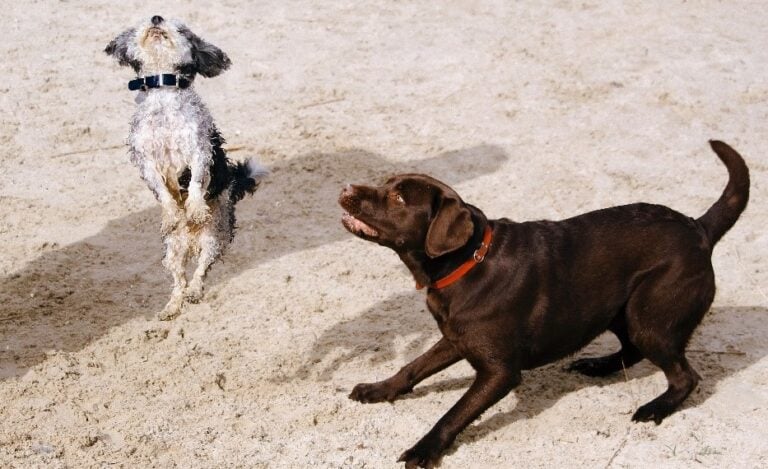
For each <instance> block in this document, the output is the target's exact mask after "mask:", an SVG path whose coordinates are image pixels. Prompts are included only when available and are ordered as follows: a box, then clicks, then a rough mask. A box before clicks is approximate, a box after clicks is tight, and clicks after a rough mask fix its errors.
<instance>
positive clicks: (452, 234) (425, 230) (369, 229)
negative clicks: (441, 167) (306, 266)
mask: <svg viewBox="0 0 768 469" xmlns="http://www.w3.org/2000/svg"><path fill="white" fill-rule="evenodd" d="M339 204H340V205H341V206H342V208H344V210H346V213H345V214H344V215H343V216H342V218H341V222H342V224H343V225H344V227H345V228H346V229H347V230H349V231H350V232H351V233H353V234H355V235H357V236H359V237H361V238H363V239H365V240H368V241H374V242H376V243H378V244H381V245H382V246H386V247H389V248H392V249H394V250H395V251H397V252H408V251H423V252H425V253H426V254H427V255H428V256H429V257H432V258H434V257H439V256H442V255H443V254H447V253H449V252H452V251H455V250H456V249H458V248H460V247H462V246H463V245H464V244H466V243H467V241H468V240H469V238H470V237H471V236H472V233H473V230H474V224H473V222H472V213H471V211H470V210H469V208H468V206H467V205H466V204H465V203H464V202H463V201H462V200H461V198H460V197H459V195H458V194H457V193H456V192H455V191H454V190H453V189H451V188H450V187H448V186H447V185H445V184H443V183H442V182H440V181H438V180H436V179H434V178H431V177H429V176H425V175H422V174H401V175H397V176H393V177H391V178H390V179H389V180H388V181H387V182H386V183H384V185H382V186H378V187H371V186H355V185H347V186H346V187H345V188H344V189H343V190H342V191H341V195H340V196H339Z"/></svg>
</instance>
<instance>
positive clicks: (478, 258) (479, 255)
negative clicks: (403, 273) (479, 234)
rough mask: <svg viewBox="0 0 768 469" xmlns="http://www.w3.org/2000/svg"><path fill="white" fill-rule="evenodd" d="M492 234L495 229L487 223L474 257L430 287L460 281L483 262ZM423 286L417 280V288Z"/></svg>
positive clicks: (440, 286)
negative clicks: (492, 229)
mask: <svg viewBox="0 0 768 469" xmlns="http://www.w3.org/2000/svg"><path fill="white" fill-rule="evenodd" d="M492 234H493V231H491V227H490V226H488V225H486V226H485V234H483V242H482V243H481V244H480V247H479V248H477V249H476V250H475V252H474V253H473V254H472V258H471V259H469V260H468V261H466V262H464V263H463V264H461V265H460V266H459V267H458V268H457V269H456V270H454V271H453V272H451V273H450V274H448V275H446V276H445V277H443V278H441V279H440V280H438V281H437V282H435V283H433V284H432V285H429V288H437V289H440V288H445V287H447V286H448V285H450V284H452V283H454V282H456V281H458V280H459V279H460V278H461V277H463V276H464V275H466V273H467V272H469V271H470V270H472V268H473V267H474V266H476V265H477V264H479V263H481V262H483V261H484V260H485V256H486V255H487V254H488V249H490V248H491V235H492ZM422 288H424V285H422V284H420V283H419V282H416V289H417V290H421V289H422Z"/></svg>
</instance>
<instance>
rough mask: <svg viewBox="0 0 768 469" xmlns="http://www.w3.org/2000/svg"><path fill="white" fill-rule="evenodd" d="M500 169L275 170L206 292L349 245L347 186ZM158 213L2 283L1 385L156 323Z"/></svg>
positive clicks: (289, 163)
mask: <svg viewBox="0 0 768 469" xmlns="http://www.w3.org/2000/svg"><path fill="white" fill-rule="evenodd" d="M237 156H239V155H237V154H234V155H233V157H237ZM506 160H507V155H506V154H505V153H504V152H503V151H502V150H501V149H500V148H499V147H496V146H492V145H480V146H475V147H470V148H466V149H462V150H458V151H452V152H445V153H442V154H439V155H437V156H434V157H431V158H426V159H423V160H412V161H410V162H406V163H404V164H402V163H394V162H390V161H388V160H387V159H386V158H385V157H383V156H381V155H377V154H374V153H371V152H368V151H365V150H355V149H352V150H348V151H344V152H339V153H313V154H307V155H303V156H299V157H296V158H292V159H287V160H285V161H283V162H280V163H277V164H275V165H274V167H273V168H271V170H272V175H271V177H270V178H268V180H267V181H265V182H264V185H263V187H262V188H261V189H260V190H259V191H258V192H257V193H256V194H255V195H254V198H253V199H248V200H245V201H243V202H241V203H240V204H239V205H238V209H237V216H238V221H239V223H238V225H239V230H238V234H237V235H236V236H235V241H234V243H233V245H232V246H231V249H230V252H228V253H227V254H226V255H225V256H224V262H219V263H217V264H216V265H215V266H214V268H213V269H212V272H211V275H210V277H209V279H208V281H207V283H206V288H207V289H209V290H210V288H211V287H213V286H215V285H216V284H217V283H220V282H222V281H225V280H226V279H228V278H230V277H232V276H236V275H238V274H239V273H240V272H242V271H244V270H247V269H249V268H252V267H253V266H255V265H258V264H260V263H262V262H266V261H269V260H271V259H274V258H277V257H280V256H283V255H286V254H290V253H291V252H295V251H302V250H305V249H312V248H315V247H318V246H321V245H324V244H327V243H333V242H336V241H341V240H344V239H348V236H349V234H348V233H347V232H346V230H344V229H343V228H342V226H341V223H340V222H339V215H340V209H339V208H338V206H337V204H336V199H337V197H338V194H339V192H340V190H341V187H342V185H343V184H345V183H347V182H363V183H372V182H380V181H381V180H382V179H383V178H385V177H387V176H389V175H392V174H395V173H400V172H406V171H412V172H423V173H428V174H432V175H434V176H436V177H438V178H442V179H444V180H445V181H446V182H449V183H452V184H456V183H461V182H463V181H467V180H471V179H473V178H477V177H479V176H482V175H485V174H490V173H493V172H494V171H496V170H498V169H499V168H500V167H501V165H502V164H503V163H504V162H505V161H506ZM136 177H137V178H138V174H136ZM159 212H160V209H159V207H152V208H147V209H145V210H141V211H139V212H135V213H131V214H129V215H127V216H124V217H121V218H118V219H114V220H111V221H109V222H108V223H107V225H106V226H105V227H104V228H103V229H102V230H101V231H100V232H98V233H97V234H95V235H94V236H91V237H88V238H86V239H83V240H81V241H79V242H76V243H74V244H72V245H68V246H63V247H60V246H57V245H48V244H44V245H42V246H39V247H38V250H39V255H38V256H37V258H36V259H34V260H32V261H31V262H29V263H28V264H26V265H25V266H24V267H23V268H22V269H21V270H19V271H17V272H14V273H12V274H11V275H8V276H6V277H3V278H0V380H1V379H7V378H10V377H17V376H21V375H23V374H24V373H25V372H26V371H27V370H28V369H29V368H30V367H33V366H35V365H37V364H38V363H40V362H42V361H44V360H45V357H46V354H47V353H50V351H63V352H70V351H77V350H80V349H82V348H83V347H85V346H86V345H87V344H89V343H90V342H92V341H93V340H95V339H97V338H99V337H101V336H102V335H104V334H106V333H107V332H108V330H109V329H110V328H112V327H114V326H116V325H119V324H122V323H125V322H127V321H129V320H131V319H133V318H142V317H143V318H146V319H151V318H153V317H154V314H155V312H157V311H159V310H160V309H161V308H162V306H163V304H165V302H166V301H167V300H168V297H169V294H170V286H171V280H170V276H169V275H168V274H167V273H166V271H165V269H164V268H163V267H162V265H161V259H162V251H163V247H162V243H161V240H160V235H159V232H158V228H159V224H160V213H159ZM309 214H311V215H312V216H311V217H310V216H308V215H309Z"/></svg>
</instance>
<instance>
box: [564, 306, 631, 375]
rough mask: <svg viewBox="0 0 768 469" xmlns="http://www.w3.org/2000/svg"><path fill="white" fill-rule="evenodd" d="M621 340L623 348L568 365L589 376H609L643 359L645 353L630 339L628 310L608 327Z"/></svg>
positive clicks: (567, 368)
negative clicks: (627, 318) (627, 319)
mask: <svg viewBox="0 0 768 469" xmlns="http://www.w3.org/2000/svg"><path fill="white" fill-rule="evenodd" d="M608 330H609V331H611V332H613V333H614V334H615V335H616V337H617V338H618V339H619V342H621V350H619V351H618V352H616V353H612V354H610V355H606V356H604V357H593V358H581V359H579V360H575V361H573V362H572V363H571V364H570V365H568V366H567V367H566V370H568V371H576V372H578V373H581V374H583V375H587V376H608V375H610V374H613V373H616V372H617V371H621V370H623V369H624V368H629V367H630V366H632V365H634V364H636V363H637V362H639V361H640V360H642V359H643V354H642V353H640V350H638V349H637V347H635V345H634V344H633V343H632V342H631V341H630V340H629V334H628V333H627V321H626V310H625V309H622V311H621V312H620V313H619V314H618V315H617V316H616V318H615V319H614V320H613V323H611V325H610V326H609V327H608Z"/></svg>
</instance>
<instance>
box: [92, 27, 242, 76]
mask: <svg viewBox="0 0 768 469" xmlns="http://www.w3.org/2000/svg"><path fill="white" fill-rule="evenodd" d="M104 52H106V53H107V55H111V56H113V57H115V58H116V59H117V61H118V62H119V63H120V65H128V66H130V67H132V68H133V70H134V71H135V72H136V74H137V75H153V74H159V73H178V74H181V75H184V76H186V77H188V78H189V79H192V78H194V76H195V74H197V73H199V74H200V75H202V76H204V77H215V76H216V75H218V74H220V73H221V72H223V71H224V70H226V69H227V68H229V65H230V64H231V63H232V62H231V61H230V60H229V57H227V54H225V53H224V52H222V50H221V49H219V48H218V47H216V46H214V45H213V44H210V43H208V42H205V41H204V40H202V39H200V38H199V37H198V36H197V35H195V34H194V33H193V32H192V31H191V30H190V29H189V28H187V27H186V26H185V25H184V24H183V23H181V22H180V21H177V20H165V19H163V17H162V16H153V17H152V18H150V19H149V20H147V21H143V22H142V23H141V24H140V25H138V26H136V27H135V28H131V29H128V30H127V31H124V32H122V33H121V34H120V35H118V36H117V37H116V38H114V39H113V40H112V41H111V42H110V43H109V44H108V45H107V47H106V49H104Z"/></svg>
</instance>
